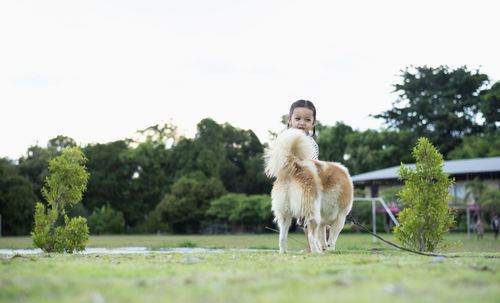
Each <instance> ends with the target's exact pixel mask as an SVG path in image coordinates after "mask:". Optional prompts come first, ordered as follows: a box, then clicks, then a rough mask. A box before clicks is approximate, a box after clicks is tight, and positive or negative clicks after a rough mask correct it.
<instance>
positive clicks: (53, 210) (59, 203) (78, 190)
mask: <svg viewBox="0 0 500 303" xmlns="http://www.w3.org/2000/svg"><path fill="white" fill-rule="evenodd" d="M86 160H87V159H86V158H85V157H84V156H83V154H82V152H81V150H80V148H79V147H67V148H66V149H64V151H63V152H62V154H61V155H60V156H58V157H56V158H54V159H52V160H51V161H50V162H49V172H50V175H49V177H47V178H46V179H45V187H44V188H42V195H43V197H44V198H45V200H46V201H47V209H46V208H45V205H44V204H42V203H40V202H38V203H37V204H36V206H35V227H34V230H33V232H32V233H31V238H32V240H33V244H34V245H35V246H36V247H39V248H41V249H42V250H43V251H45V252H58V253H61V252H68V253H72V252H74V251H82V250H85V245H86V243H87V242H88V239H89V229H88V227H87V220H86V219H85V218H82V217H77V218H72V219H71V220H70V219H69V217H68V215H67V214H66V211H65V206H66V205H75V204H76V203H78V202H80V201H81V200H82V194H83V192H84V191H85V189H86V187H87V181H88V177H89V174H88V173H87V171H86V169H85V166H83V164H84V163H85V161H86ZM59 216H62V217H63V218H64V224H62V225H59V226H56V221H57V219H58V218H59Z"/></svg>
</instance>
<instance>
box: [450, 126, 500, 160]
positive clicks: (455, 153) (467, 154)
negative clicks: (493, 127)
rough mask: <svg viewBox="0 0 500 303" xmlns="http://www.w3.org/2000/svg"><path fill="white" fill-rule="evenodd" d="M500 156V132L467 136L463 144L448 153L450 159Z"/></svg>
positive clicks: (463, 139)
mask: <svg viewBox="0 0 500 303" xmlns="http://www.w3.org/2000/svg"><path fill="white" fill-rule="evenodd" d="M498 156H500V132H498V131H496V132H490V133H487V134H485V135H477V136H473V135H471V136H465V137H463V138H462V143H461V144H460V145H459V146H457V147H455V148H454V149H453V150H452V151H451V152H449V153H448V157H447V158H448V159H450V160H459V159H471V158H486V157H498Z"/></svg>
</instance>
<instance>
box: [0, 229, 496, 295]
mask: <svg viewBox="0 0 500 303" xmlns="http://www.w3.org/2000/svg"><path fill="white" fill-rule="evenodd" d="M489 236H491V235H489V234H487V235H486V239H484V240H482V241H478V240H475V239H471V240H467V237H466V235H463V234H453V235H451V240H454V241H456V240H461V241H462V242H463V246H462V247H459V248H453V249H450V250H447V251H444V252H443V253H445V254H460V255H465V256H468V257H466V258H444V259H440V258H437V259H436V258H431V257H424V256H419V255H415V254H410V253H406V252H402V251H398V250H397V249H395V248H393V247H391V246H388V245H386V244H384V243H382V242H380V241H377V243H373V241H372V237H371V236H368V235H364V234H361V235H358V234H341V236H340V237H339V241H338V245H337V251H335V252H328V253H325V254H308V255H304V254H301V253H298V252H292V253H289V254H286V255H280V254H278V253H276V252H275V251H257V252H256V251H224V252H206V253H159V252H155V251H154V250H153V251H152V252H148V253H144V254H88V255H82V254H73V255H70V254H35V255H15V256H13V255H0V301H1V302H66V301H68V302H69V301H71V302H299V301H306V300H307V301H310V300H314V301H318V300H319V301H320V302H323V301H336V302H337V301H340V302H454V303H455V302H498V300H499V298H500V287H498V285H500V273H499V270H500V263H499V262H500V259H499V258H500V244H499V241H493V240H492V236H491V237H489ZM384 237H386V238H388V239H392V237H391V236H384ZM132 246H142V247H150V248H152V249H160V248H165V247H176V246H197V247H207V248H270V249H277V235H276V234H268V235H228V236H197V235H192V236H191V235H190V236H156V235H154V236H99V237H91V241H90V243H89V245H88V247H107V248H115V247H132ZM289 246H290V249H292V250H296V251H298V250H300V249H302V248H304V246H305V239H304V236H303V234H292V235H291V237H290V239H289ZM5 248H32V245H31V241H30V239H29V238H28V237H14V238H11V237H8V238H6V237H4V238H0V249H5ZM471 256H475V257H471ZM481 256H483V257H481ZM484 256H496V257H497V258H485V257H484Z"/></svg>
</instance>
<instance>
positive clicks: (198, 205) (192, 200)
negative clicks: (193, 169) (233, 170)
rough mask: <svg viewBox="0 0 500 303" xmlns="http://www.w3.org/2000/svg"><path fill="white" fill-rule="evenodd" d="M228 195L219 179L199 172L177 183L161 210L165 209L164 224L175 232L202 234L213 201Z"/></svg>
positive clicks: (158, 207) (160, 207) (162, 203)
mask: <svg viewBox="0 0 500 303" xmlns="http://www.w3.org/2000/svg"><path fill="white" fill-rule="evenodd" d="M224 193H225V189H224V185H223V184H222V182H221V181H220V180H219V179H218V178H215V177H210V178H209V177H206V176H205V175H204V174H203V173H201V172H197V173H193V174H191V175H189V176H184V177H181V178H180V179H179V180H177V181H176V182H175V183H174V184H173V185H172V187H171V190H170V193H169V194H166V195H165V196H164V198H163V200H162V201H160V204H161V206H160V205H159V206H157V209H161V210H162V214H161V216H162V221H164V222H167V223H169V224H171V226H172V230H173V231H174V232H177V233H186V232H191V233H192V232H198V231H199V227H200V223H201V221H203V220H204V219H205V213H206V211H207V209H208V207H209V205H210V201H211V200H213V199H216V198H218V197H220V196H221V195H223V194H224Z"/></svg>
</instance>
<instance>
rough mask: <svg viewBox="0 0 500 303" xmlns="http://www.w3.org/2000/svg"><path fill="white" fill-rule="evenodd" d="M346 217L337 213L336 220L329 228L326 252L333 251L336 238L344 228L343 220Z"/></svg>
mask: <svg viewBox="0 0 500 303" xmlns="http://www.w3.org/2000/svg"><path fill="white" fill-rule="evenodd" d="M346 216H347V215H345V214H342V213H339V214H338V216H337V219H335V221H334V222H333V224H332V225H331V226H330V235H329V237H328V250H335V243H336V242H337V238H338V236H339V234H340V232H341V231H342V228H344V224H345V218H346Z"/></svg>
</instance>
